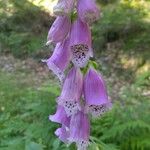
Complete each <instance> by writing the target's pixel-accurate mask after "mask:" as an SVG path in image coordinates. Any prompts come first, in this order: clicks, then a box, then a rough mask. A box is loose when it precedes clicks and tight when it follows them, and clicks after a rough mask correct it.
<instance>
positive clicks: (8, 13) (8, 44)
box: [0, 0, 53, 58]
mask: <svg viewBox="0 0 150 150" xmlns="http://www.w3.org/2000/svg"><path fill="white" fill-rule="evenodd" d="M0 9H1V10H2V11H1V14H0V17H1V22H0V41H1V45H2V48H1V51H2V52H4V53H7V52H9V53H10V52H11V53H12V54H14V55H15V56H16V57H20V58H25V57H27V56H32V55H33V56H34V55H36V54H35V53H38V52H37V51H40V49H41V47H42V46H43V45H44V43H45V40H46V36H47V31H48V29H49V27H50V25H51V23H52V20H53V18H52V17H51V16H50V15H49V14H48V13H47V12H46V11H44V10H43V9H42V8H41V7H38V6H35V5H34V4H32V3H31V2H29V1H27V0H19V1H18V0H7V1H1V2H0Z"/></svg>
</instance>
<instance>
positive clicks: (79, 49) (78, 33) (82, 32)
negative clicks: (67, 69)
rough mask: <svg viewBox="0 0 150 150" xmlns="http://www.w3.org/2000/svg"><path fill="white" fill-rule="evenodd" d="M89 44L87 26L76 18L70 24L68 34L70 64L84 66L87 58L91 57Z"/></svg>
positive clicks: (89, 36) (89, 32) (89, 34)
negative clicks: (70, 53) (70, 55)
mask: <svg viewBox="0 0 150 150" xmlns="http://www.w3.org/2000/svg"><path fill="white" fill-rule="evenodd" d="M91 43H92V42H91V31H90V29H89V26H88V25H87V24H86V23H83V22H82V21H81V20H80V19H79V18H78V19H77V20H76V21H74V23H73V24H72V27H71V33H70V47H71V52H72V62H73V63H74V65H75V66H77V67H84V66H86V64H87V62H88V60H89V58H90V57H92V56H93V51H92V47H91V45H92V44H91Z"/></svg>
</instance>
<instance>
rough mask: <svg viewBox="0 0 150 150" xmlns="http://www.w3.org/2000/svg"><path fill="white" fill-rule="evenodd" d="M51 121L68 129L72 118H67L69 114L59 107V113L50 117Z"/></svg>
mask: <svg viewBox="0 0 150 150" xmlns="http://www.w3.org/2000/svg"><path fill="white" fill-rule="evenodd" d="M49 120H51V121H53V122H56V123H60V124H62V125H64V126H66V127H69V125H70V117H67V114H66V112H65V110H64V108H63V107H62V106H59V105H58V106H57V111H56V113H55V114H54V115H50V116H49Z"/></svg>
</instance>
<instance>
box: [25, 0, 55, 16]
mask: <svg viewBox="0 0 150 150" xmlns="http://www.w3.org/2000/svg"><path fill="white" fill-rule="evenodd" d="M28 1H29V2H32V3H33V4H34V5H36V6H41V7H43V8H44V9H45V10H46V11H48V12H49V13H50V14H51V15H53V7H54V6H55V5H56V4H57V1H58V0H42V1H41V0H28Z"/></svg>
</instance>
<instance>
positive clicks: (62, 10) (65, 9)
mask: <svg viewBox="0 0 150 150" xmlns="http://www.w3.org/2000/svg"><path fill="white" fill-rule="evenodd" d="M74 4H75V0H59V1H58V3H57V5H56V6H55V7H54V8H53V13H54V14H55V15H56V16H62V15H68V14H69V13H71V11H72V10H73V9H74Z"/></svg>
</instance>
